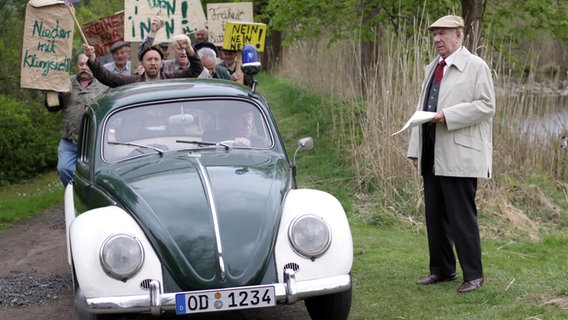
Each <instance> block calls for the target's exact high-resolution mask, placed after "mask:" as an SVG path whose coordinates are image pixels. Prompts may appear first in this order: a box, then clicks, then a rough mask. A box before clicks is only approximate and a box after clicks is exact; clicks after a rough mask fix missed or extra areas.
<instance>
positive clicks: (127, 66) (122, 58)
mask: <svg viewBox="0 0 568 320" xmlns="http://www.w3.org/2000/svg"><path fill="white" fill-rule="evenodd" d="M110 52H111V54H112V59H113V61H112V62H109V63H106V64H104V67H105V68H107V69H108V70H110V71H112V72H116V73H120V74H124V75H131V74H132V68H131V62H130V45H129V44H128V43H127V42H124V41H119V42H116V43H115V44H113V45H112V46H111V47H110Z"/></svg>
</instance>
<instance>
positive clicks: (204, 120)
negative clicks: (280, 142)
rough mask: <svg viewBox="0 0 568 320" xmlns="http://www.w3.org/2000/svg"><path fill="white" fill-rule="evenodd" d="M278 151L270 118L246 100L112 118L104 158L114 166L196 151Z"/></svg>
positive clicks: (154, 107) (142, 109) (134, 111)
mask: <svg viewBox="0 0 568 320" xmlns="http://www.w3.org/2000/svg"><path fill="white" fill-rule="evenodd" d="M271 146H272V135H271V134H270V131H269V129H268V125H267V123H266V118H265V117H264V115H263V114H262V112H261V111H260V110H259V109H258V108H257V107H256V106H255V105H254V104H251V103H249V102H246V101H242V100H192V101H181V102H180V101H175V102H167V103H156V104H148V105H137V106H133V107H130V108H125V109H122V110H119V111H117V112H115V113H113V114H111V115H110V116H109V117H108V119H107V121H106V122H105V126H104V136H103V158H104V159H105V161H109V162H114V161H119V160H123V159H127V158H132V157H137V156H141V155H145V154H156V153H164V152H168V151H172V150H182V149H183V150H187V149H191V148H225V149H229V148H260V149H266V148H270V147H271Z"/></svg>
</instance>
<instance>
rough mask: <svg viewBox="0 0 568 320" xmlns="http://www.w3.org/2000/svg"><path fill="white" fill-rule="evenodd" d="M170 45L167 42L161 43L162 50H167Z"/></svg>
mask: <svg viewBox="0 0 568 320" xmlns="http://www.w3.org/2000/svg"><path fill="white" fill-rule="evenodd" d="M169 45H170V44H169V43H167V42H160V44H159V46H160V48H167V47H168V46H169Z"/></svg>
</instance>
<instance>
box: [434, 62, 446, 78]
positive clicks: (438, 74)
mask: <svg viewBox="0 0 568 320" xmlns="http://www.w3.org/2000/svg"><path fill="white" fill-rule="evenodd" d="M445 65H446V60H442V61H440V63H438V66H437V67H436V70H435V71H434V84H439V83H440V81H442V77H443V76H444V66H445Z"/></svg>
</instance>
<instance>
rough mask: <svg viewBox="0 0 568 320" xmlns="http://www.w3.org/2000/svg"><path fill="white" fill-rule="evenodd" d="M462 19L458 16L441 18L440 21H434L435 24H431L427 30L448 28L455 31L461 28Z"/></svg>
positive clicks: (462, 24)
mask: <svg viewBox="0 0 568 320" xmlns="http://www.w3.org/2000/svg"><path fill="white" fill-rule="evenodd" d="M463 26H464V23H463V18H462V17H460V16H453V15H449V16H443V17H441V18H440V19H438V20H436V22H434V23H432V24H431V25H430V26H429V27H428V30H432V29H434V28H448V29H455V28H463Z"/></svg>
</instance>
